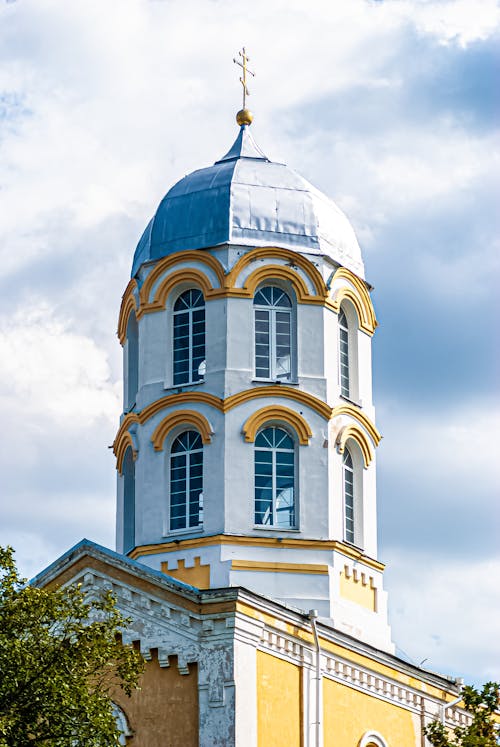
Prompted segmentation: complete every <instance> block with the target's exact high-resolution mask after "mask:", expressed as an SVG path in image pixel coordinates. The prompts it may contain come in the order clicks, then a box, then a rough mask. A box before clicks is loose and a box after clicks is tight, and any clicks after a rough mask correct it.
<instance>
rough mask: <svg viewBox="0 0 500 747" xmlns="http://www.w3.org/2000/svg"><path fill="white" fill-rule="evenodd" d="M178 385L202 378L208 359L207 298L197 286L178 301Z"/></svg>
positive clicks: (175, 320) (175, 354) (175, 362)
mask: <svg viewBox="0 0 500 747" xmlns="http://www.w3.org/2000/svg"><path fill="white" fill-rule="evenodd" d="M173 323H174V337H173V371H174V385H179V384H190V383H193V382H196V381H199V380H200V376H201V375H200V365H201V363H202V362H203V361H204V360H205V301H204V298H203V294H202V292H201V291H200V290H198V289H197V288H192V289H190V290H188V291H185V292H184V293H182V295H181V296H179V298H178V299H177V301H176V302H175V304H174V315H173Z"/></svg>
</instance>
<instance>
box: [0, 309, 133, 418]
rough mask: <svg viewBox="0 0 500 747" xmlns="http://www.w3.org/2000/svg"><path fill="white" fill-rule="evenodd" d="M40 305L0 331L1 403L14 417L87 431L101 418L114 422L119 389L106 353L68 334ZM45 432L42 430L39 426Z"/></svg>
mask: <svg viewBox="0 0 500 747" xmlns="http://www.w3.org/2000/svg"><path fill="white" fill-rule="evenodd" d="M68 327H69V323H68V322H65V321H62V320H60V319H58V318H57V316H56V315H55V314H54V311H53V310H52V309H50V307H48V306H47V305H45V304H44V303H42V304H41V305H39V306H33V307H31V308H25V309H22V311H21V310H20V311H18V312H16V313H15V314H14V315H13V316H11V317H10V318H4V319H2V321H1V326H0V348H1V349H2V362H1V366H0V398H1V400H2V405H3V406H4V407H5V408H7V409H10V405H9V403H11V402H12V401H14V402H15V403H16V404H15V407H16V411H17V416H18V417H22V418H27V417H41V418H43V419H45V418H47V419H49V420H50V421H51V422H50V425H51V426H53V425H55V426H64V425H66V424H67V423H68V422H71V421H75V420H76V421H77V422H78V424H79V427H86V426H88V425H89V424H92V423H94V422H95V421H96V420H97V419H99V418H100V417H105V418H107V419H109V420H110V421H111V422H113V421H115V419H116V415H117V412H118V411H119V406H120V399H119V388H118V387H119V385H117V384H114V383H112V382H111V381H110V370H109V366H108V363H107V360H106V354H105V353H104V352H103V351H102V350H99V348H98V347H97V345H96V344H95V342H94V341H93V340H91V339H89V338H86V337H85V336H83V335H81V334H78V333H77V332H74V331H71V330H70V329H69V328H68ZM42 427H44V426H42Z"/></svg>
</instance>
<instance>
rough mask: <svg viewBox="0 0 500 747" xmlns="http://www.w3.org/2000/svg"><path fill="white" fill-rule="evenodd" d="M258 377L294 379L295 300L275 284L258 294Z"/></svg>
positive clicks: (256, 324)
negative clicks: (293, 306) (293, 325)
mask: <svg viewBox="0 0 500 747" xmlns="http://www.w3.org/2000/svg"><path fill="white" fill-rule="evenodd" d="M253 303H254V313H255V376H256V377H257V378H259V379H284V380H287V379H291V378H292V355H293V349H292V346H293V340H292V302H291V300H290V298H289V296H287V294H286V293H285V292H284V291H283V290H281V288H277V287H276V286H274V285H266V286H265V287H264V288H261V289H260V290H258V291H257V293H256V294H255V296H254V300H253Z"/></svg>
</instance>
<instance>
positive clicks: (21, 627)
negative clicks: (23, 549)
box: [0, 547, 143, 747]
mask: <svg viewBox="0 0 500 747" xmlns="http://www.w3.org/2000/svg"><path fill="white" fill-rule="evenodd" d="M127 622H128V621H127V619H126V618H124V617H123V616H122V614H121V613H120V612H119V610H118V609H117V608H116V605H115V600H114V598H113V597H112V595H111V594H109V593H108V594H106V595H103V596H102V597H101V598H99V599H88V598H86V596H85V595H84V594H83V592H82V590H81V589H80V588H79V587H77V586H69V587H65V588H57V589H39V588H36V587H34V586H30V585H28V584H27V582H26V580H25V579H22V578H20V576H19V574H18V571H17V569H16V565H15V562H14V557H13V550H12V548H9V547H7V548H2V547H0V747H29V746H30V745H37V746H39V745H40V746H41V747H48V746H49V745H50V747H62V746H63V745H64V747H80V745H82V746H83V745H85V747H111V745H118V744H119V733H118V729H117V726H116V722H115V719H114V716H113V710H112V708H113V704H112V701H111V695H112V693H113V692H116V690H117V689H119V688H122V689H123V690H124V691H125V693H127V695H130V694H131V692H132V690H133V689H134V688H136V687H137V683H138V679H139V676H140V673H141V671H142V667H143V662H142V659H141V657H140V655H139V654H138V653H137V652H136V651H135V650H134V649H133V648H132V647H130V646H124V645H123V644H122V643H121V639H120V635H119V630H120V629H123V628H124V627H125V626H126V624H127Z"/></svg>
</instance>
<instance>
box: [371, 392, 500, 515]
mask: <svg viewBox="0 0 500 747" xmlns="http://www.w3.org/2000/svg"><path fill="white" fill-rule="evenodd" d="M378 422H379V425H381V427H382V431H383V433H384V440H383V443H382V445H381V447H380V449H381V451H382V455H381V457H382V459H383V461H384V464H385V465H388V466H389V469H390V472H391V475H392V477H393V479H395V480H398V481H399V482H400V484H401V491H402V500H404V491H405V485H406V483H407V481H408V476H409V475H411V476H412V478H411V480H412V487H414V486H415V484H416V482H418V484H419V485H420V491H421V498H420V501H421V507H422V511H423V512H424V511H426V509H427V507H428V505H429V503H433V502H434V501H435V500H436V498H437V497H439V503H440V506H441V507H445V508H446V509H447V510H448V511H449V512H450V520H452V516H453V512H454V510H455V509H456V508H457V507H459V506H460V504H463V505H462V506H461V507H465V508H467V509H470V508H471V503H470V502H471V499H472V497H473V496H476V498H477V496H487V497H488V504H487V505H485V506H484V507H482V506H481V505H480V504H478V503H477V500H476V501H474V510H475V511H479V512H482V511H484V512H485V513H486V512H487V511H489V510H490V509H491V508H492V504H494V503H496V501H495V498H494V497H495V495H496V491H497V486H498V485H499V484H500V462H499V461H498V458H497V456H498V433H499V432H500V406H498V404H497V403H495V402H492V400H491V398H488V400H486V401H480V400H475V401H469V402H465V403H462V404H461V405H460V406H458V405H457V404H455V405H454V406H453V408H452V409H450V408H448V407H446V408H443V407H441V408H439V409H435V410H430V409H429V408H428V407H425V403H422V402H420V403H419V407H418V409H416V408H415V406H414V405H413V407H412V406H409V405H407V404H405V403H404V402H401V401H395V400H393V401H386V402H385V403H384V405H383V406H379V408H378ZM381 499H382V500H383V496H382V497H381ZM498 516H499V518H500V513H499V514H498ZM491 518H492V517H490V520H491ZM485 521H488V517H487V516H485Z"/></svg>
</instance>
